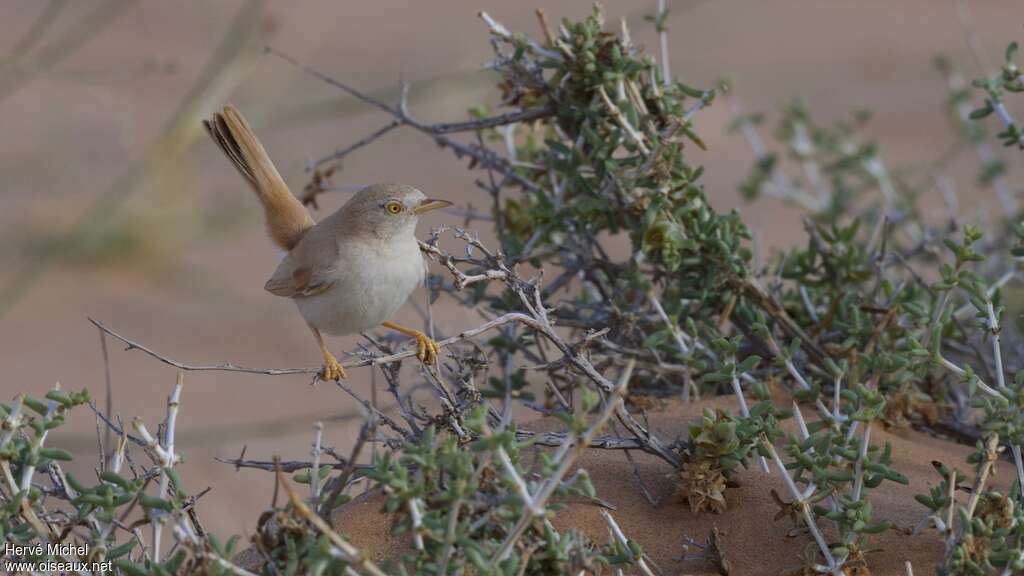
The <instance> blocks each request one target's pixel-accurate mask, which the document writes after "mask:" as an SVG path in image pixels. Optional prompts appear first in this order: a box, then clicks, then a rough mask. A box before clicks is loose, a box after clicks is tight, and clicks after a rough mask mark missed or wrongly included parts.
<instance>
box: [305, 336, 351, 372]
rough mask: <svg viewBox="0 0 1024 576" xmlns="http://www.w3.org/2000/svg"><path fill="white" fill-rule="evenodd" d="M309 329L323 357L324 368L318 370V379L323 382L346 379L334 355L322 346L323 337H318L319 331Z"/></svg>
mask: <svg viewBox="0 0 1024 576" xmlns="http://www.w3.org/2000/svg"><path fill="white" fill-rule="evenodd" d="M309 329H310V330H312V331H313V337H315V338H316V343H317V344H318V345H319V346H320V353H321V354H323V355H324V367H323V368H322V369H321V370H320V379H321V380H324V381H327V380H345V379H347V378H348V375H347V374H345V369H344V368H342V367H341V364H339V363H338V359H337V358H335V357H334V354H331V351H330V350H328V349H327V344H324V337H323V336H321V335H320V331H319V330H317V329H316V328H314V327H312V326H310V327H309Z"/></svg>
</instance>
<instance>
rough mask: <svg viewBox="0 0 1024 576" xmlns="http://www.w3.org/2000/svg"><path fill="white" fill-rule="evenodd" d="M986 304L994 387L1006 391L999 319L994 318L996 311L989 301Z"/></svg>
mask: <svg viewBox="0 0 1024 576" xmlns="http://www.w3.org/2000/svg"><path fill="white" fill-rule="evenodd" d="M985 304H986V306H985V307H986V312H987V313H988V329H989V332H991V333H992V358H993V360H994V362H995V372H996V386H997V387H998V388H999V390H1000V391H1004V392H1006V391H1008V389H1007V388H1006V376H1005V375H1004V374H1003V353H1002V350H1001V349H1000V346H999V332H1000V327H999V319H998V318H996V309H995V307H994V306H993V305H992V301H991V300H989V301H988V302H986V303H985Z"/></svg>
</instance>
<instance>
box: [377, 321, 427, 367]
mask: <svg viewBox="0 0 1024 576" xmlns="http://www.w3.org/2000/svg"><path fill="white" fill-rule="evenodd" d="M381 326H384V327H385V328H390V329H392V330H394V331H396V332H401V333H402V334H405V335H406V336H412V337H413V338H415V339H416V357H417V358H419V359H420V361H421V362H423V363H424V364H437V356H438V354H440V352H441V348H440V347H439V346H438V345H437V342H435V341H434V340H433V339H432V338H431V337H430V336H427V335H426V334H424V333H423V332H420V331H419V330H417V329H415V328H406V327H405V326H402V325H401V324H395V323H394V322H390V321H389V322H384V323H383V324H381Z"/></svg>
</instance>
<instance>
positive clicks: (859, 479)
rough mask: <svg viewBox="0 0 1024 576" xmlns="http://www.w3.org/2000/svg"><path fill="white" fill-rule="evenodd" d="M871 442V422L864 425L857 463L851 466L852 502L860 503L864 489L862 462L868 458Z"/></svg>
mask: <svg viewBox="0 0 1024 576" xmlns="http://www.w3.org/2000/svg"><path fill="white" fill-rule="evenodd" d="M870 442H871V422H868V423H867V424H865V425H864V435H863V436H861V439H860V452H859V453H858V454H857V461H856V462H854V464H853V475H854V478H853V495H852V496H851V498H853V501H854V502H859V501H860V493H861V490H862V489H863V487H864V462H865V461H867V458H868V445H869V444H870Z"/></svg>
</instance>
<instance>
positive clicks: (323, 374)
mask: <svg viewBox="0 0 1024 576" xmlns="http://www.w3.org/2000/svg"><path fill="white" fill-rule="evenodd" d="M319 376H320V379H321V380H323V381H325V382H328V381H331V380H334V381H338V380H347V379H348V374H345V369H344V368H343V367H342V366H341V364H340V363H339V362H338V359H337V358H335V357H334V356H325V357H324V366H323V368H321V369H320V374H319Z"/></svg>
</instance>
